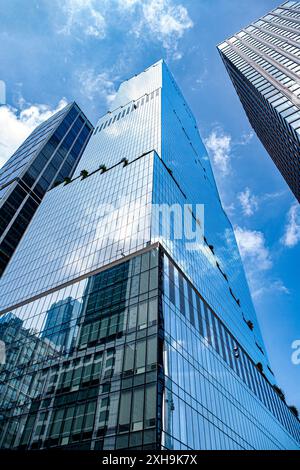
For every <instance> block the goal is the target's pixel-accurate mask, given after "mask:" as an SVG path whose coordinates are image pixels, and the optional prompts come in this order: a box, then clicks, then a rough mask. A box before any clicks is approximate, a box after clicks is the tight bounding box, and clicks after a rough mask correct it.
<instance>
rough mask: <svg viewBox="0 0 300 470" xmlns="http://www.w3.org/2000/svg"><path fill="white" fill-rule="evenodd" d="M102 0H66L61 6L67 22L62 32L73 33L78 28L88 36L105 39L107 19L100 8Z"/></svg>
mask: <svg viewBox="0 0 300 470" xmlns="http://www.w3.org/2000/svg"><path fill="white" fill-rule="evenodd" d="M101 3H102V2H101V1H100V2H99V1H95V0H64V1H63V2H60V6H61V8H62V11H63V13H64V15H65V18H66V23H65V24H64V26H63V28H62V29H61V30H60V33H63V34H68V35H69V34H71V33H73V32H74V30H76V28H78V29H79V31H80V32H81V33H83V34H85V35H87V36H93V37H95V38H98V39H103V38H104V37H105V36H106V21H105V18H104V16H103V14H102V13H101V11H100V10H99V7H101Z"/></svg>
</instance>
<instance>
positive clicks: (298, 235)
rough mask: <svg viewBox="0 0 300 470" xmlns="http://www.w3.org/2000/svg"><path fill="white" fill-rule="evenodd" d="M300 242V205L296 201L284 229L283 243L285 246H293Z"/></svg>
mask: <svg viewBox="0 0 300 470" xmlns="http://www.w3.org/2000/svg"><path fill="white" fill-rule="evenodd" d="M299 242H300V206H299V205H298V204H297V203H295V204H293V205H292V206H291V208H290V210H289V212H288V216H287V223H286V226H285V230H284V235H283V237H282V238H281V243H282V244H283V245H284V246H287V247H289V248H292V247H293V246H296V245H297V244H298V243H299Z"/></svg>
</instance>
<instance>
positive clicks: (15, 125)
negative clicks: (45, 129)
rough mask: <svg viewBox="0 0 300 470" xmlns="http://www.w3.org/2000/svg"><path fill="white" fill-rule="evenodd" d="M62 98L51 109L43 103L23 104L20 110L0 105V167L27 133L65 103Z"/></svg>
mask: <svg viewBox="0 0 300 470" xmlns="http://www.w3.org/2000/svg"><path fill="white" fill-rule="evenodd" d="M66 104H67V103H66V100H65V99H62V100H61V101H60V102H59V103H58V106H57V107H56V108H55V109H53V108H51V107H50V106H48V105H45V104H24V108H23V109H22V110H21V111H18V110H17V109H15V108H13V107H11V106H1V107H0V167H2V166H3V165H4V163H5V162H6V161H7V160H8V158H10V157H11V155H12V154H13V153H14V152H15V150H17V148H18V147H19V146H20V145H21V143H22V142H23V141H24V140H25V139H26V138H27V137H28V135H29V134H30V133H31V132H32V131H33V130H34V129H35V127H36V126H38V125H39V124H41V123H42V122H43V121H45V120H46V119H49V117H51V116H52V115H53V114H54V113H56V112H57V111H59V110H60V109H62V108H63V107H64V106H65V105H66Z"/></svg>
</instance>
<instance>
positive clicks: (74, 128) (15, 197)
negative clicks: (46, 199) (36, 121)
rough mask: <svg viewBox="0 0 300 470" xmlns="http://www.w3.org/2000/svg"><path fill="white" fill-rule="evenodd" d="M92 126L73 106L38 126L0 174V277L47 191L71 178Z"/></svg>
mask: <svg viewBox="0 0 300 470" xmlns="http://www.w3.org/2000/svg"><path fill="white" fill-rule="evenodd" d="M91 131H92V125H91V124H90V122H89V121H88V120H87V119H86V117H85V116H84V114H83V112H82V111H81V110H80V109H79V107H78V106H77V104H76V103H71V104H69V105H68V106H66V107H65V108H63V109H62V110H61V111H59V112H57V113H56V114H55V115H54V116H52V117H50V118H49V119H48V120H47V121H45V122H43V123H42V124H40V125H39V126H38V127H37V128H36V129H35V130H34V131H33V132H32V133H31V134H30V136H29V137H28V138H27V139H26V140H25V141H24V142H23V144H22V145H21V146H20V147H19V148H18V150H16V152H15V153H14V154H13V155H12V157H11V158H10V159H9V160H8V161H7V162H6V163H5V165H4V166H3V167H2V168H1V170H0V220H1V223H0V276H1V275H2V274H3V272H4V269H5V268H6V266H7V263H8V262H9V260H10V258H11V256H12V254H13V253H14V251H15V249H16V247H17V245H18V243H19V241H20V240H21V238H22V236H23V234H24V232H25V230H26V228H27V226H28V224H29V222H30V220H31V219H32V217H33V214H34V213H35V211H36V209H37V208H38V206H39V204H40V202H41V200H42V198H43V196H44V195H45V193H46V191H47V189H48V188H50V187H51V185H52V184H53V183H54V182H56V181H63V180H64V178H66V177H70V176H72V174H73V172H74V169H75V168H76V165H77V163H78V160H79V158H80V156H81V154H82V151H83V150H84V148H85V146H86V144H87V141H88V138H89V135H90V133H91Z"/></svg>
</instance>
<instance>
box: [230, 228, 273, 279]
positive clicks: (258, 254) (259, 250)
mask: <svg viewBox="0 0 300 470" xmlns="http://www.w3.org/2000/svg"><path fill="white" fill-rule="evenodd" d="M234 233H235V236H236V240H237V244H238V247H239V250H240V253H241V256H242V258H243V260H244V261H245V262H246V263H247V264H248V265H250V266H252V267H254V268H255V270H259V271H265V270H267V269H270V268H271V267H272V260H271V255H270V251H269V249H268V248H267V247H266V244H265V243H266V242H265V237H264V235H263V233H262V232H259V231H256V230H247V229H243V228H241V227H239V226H235V227H234Z"/></svg>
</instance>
